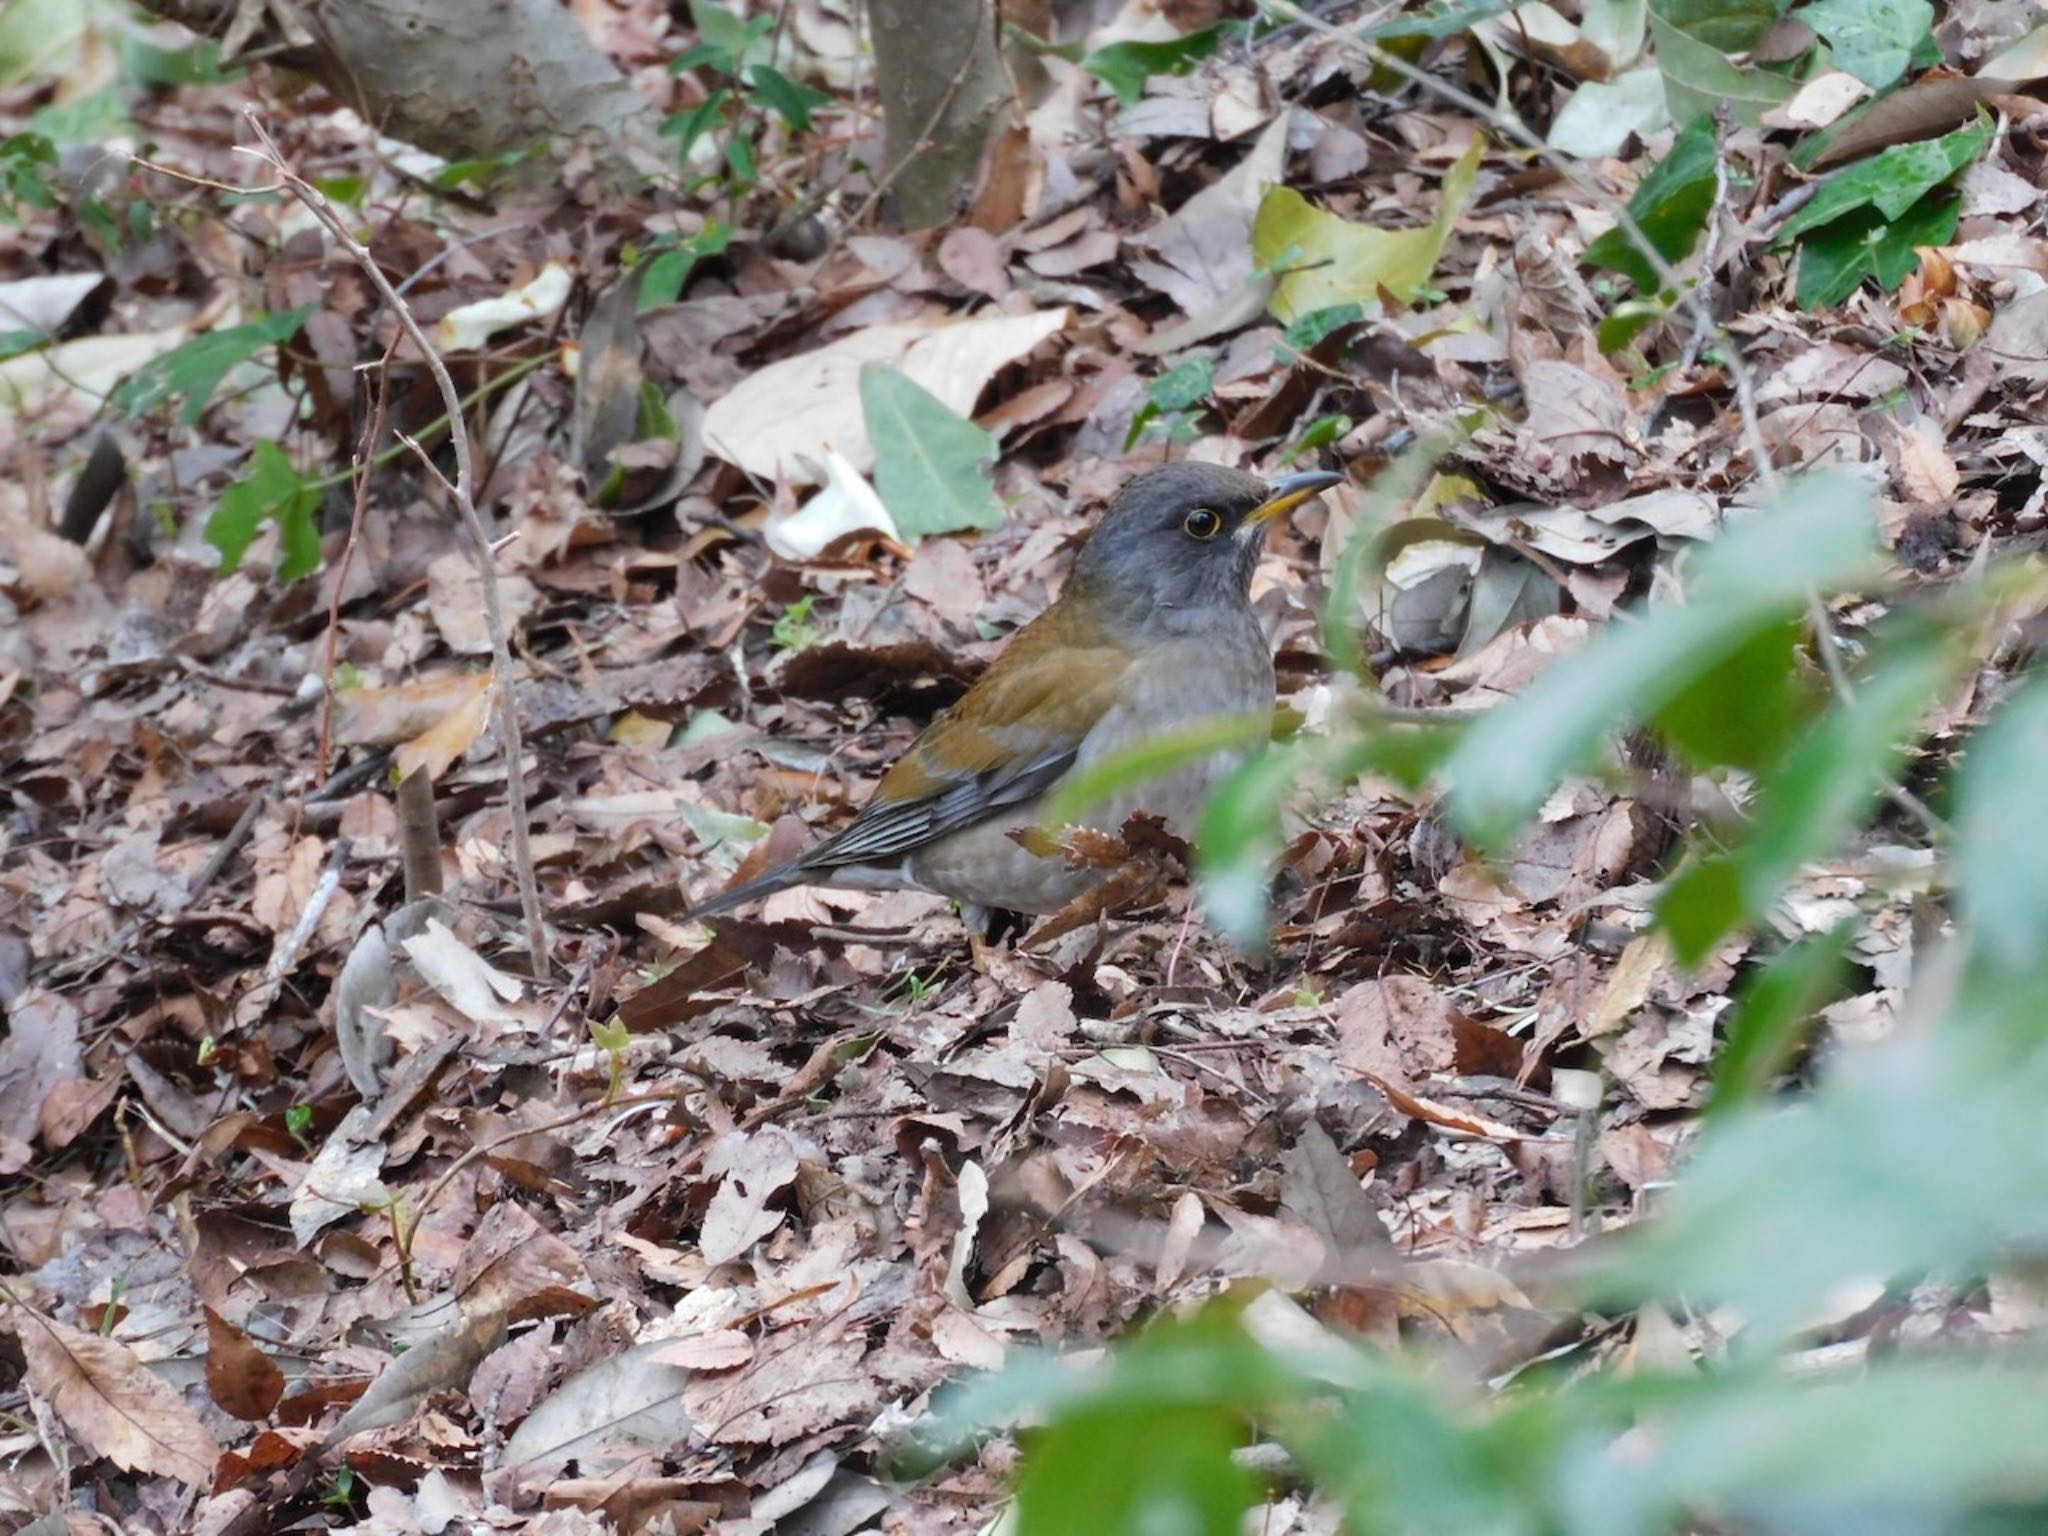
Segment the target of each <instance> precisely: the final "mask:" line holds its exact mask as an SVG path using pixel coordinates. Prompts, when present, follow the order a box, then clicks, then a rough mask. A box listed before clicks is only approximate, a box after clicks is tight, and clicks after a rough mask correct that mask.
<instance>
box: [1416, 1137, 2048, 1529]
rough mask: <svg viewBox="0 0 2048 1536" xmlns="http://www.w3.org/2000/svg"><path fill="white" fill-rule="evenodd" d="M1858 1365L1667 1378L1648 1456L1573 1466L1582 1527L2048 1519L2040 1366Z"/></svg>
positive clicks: (2046, 1423) (1850, 1525)
mask: <svg viewBox="0 0 2048 1536" xmlns="http://www.w3.org/2000/svg"><path fill="white" fill-rule="evenodd" d="M1900 1139H1901V1140H1908V1139H1911V1138H1906V1137H1901V1138H1900ZM1792 1171H1793V1169H1792V1168H1791V1167H1789V1166H1788V1167H1787V1168H1785V1169H1782V1170H1781V1171H1780V1176H1779V1178H1777V1179H1774V1180H1773V1182H1783V1181H1784V1175H1786V1174H1789V1173H1791V1172H1792ZM1765 1198H1766V1199H1768V1198H1769V1197H1768V1195H1766V1197H1765ZM1765 1267H1766V1268H1767V1269H1768V1267H1769V1263H1768V1260H1766V1265H1765ZM1849 1374H1850V1373H1842V1374H1841V1375H1839V1376H1829V1377H1825V1378H1817V1379H1814V1380H1809V1381H1797V1380H1787V1379H1786V1377H1785V1376H1784V1375H1783V1374H1781V1373H1778V1372H1773V1371H1767V1370H1763V1369H1757V1368H1752V1369H1749V1370H1746V1371H1740V1370H1738V1371H1736V1372H1732V1373H1728V1372H1722V1371H1716V1372H1712V1373H1702V1374H1701V1375H1699V1376H1696V1377H1694V1378H1692V1379H1691V1380H1690V1381H1687V1382H1682V1383H1669V1384H1665V1385H1664V1390H1663V1391H1662V1392H1661V1393H1660V1394H1659V1396H1660V1397H1661V1398H1662V1401H1655V1402H1646V1403H1645V1405H1644V1407H1645V1416H1646V1417H1647V1418H1648V1419H1649V1421H1650V1422H1652V1423H1654V1424H1655V1426H1656V1429H1655V1433H1654V1434H1652V1435H1650V1436H1649V1439H1650V1441H1651V1442H1653V1443H1652V1444H1650V1445H1649V1446H1647V1447H1646V1448H1645V1452H1644V1454H1643V1455H1642V1456H1640V1457H1628V1458H1615V1459H1613V1460H1612V1461H1611V1462H1610V1463H1609V1464H1608V1465H1606V1466H1601V1465H1600V1464H1599V1463H1597V1462H1595V1461H1593V1459H1592V1458H1591V1457H1585V1458H1583V1459H1582V1460H1580V1462H1579V1463H1578V1465H1577V1466H1576V1467H1574V1468H1573V1471H1574V1472H1575V1473H1576V1474H1577V1477H1576V1479H1575V1480H1576V1481H1578V1482H1579V1484H1580V1487H1581V1489H1582V1494H1581V1503H1582V1505H1583V1506H1584V1507H1587V1508H1589V1509H1590V1508H1597V1509H1599V1511H1600V1518H1599V1520H1598V1521H1597V1523H1596V1522H1595V1521H1593V1520H1590V1519H1589V1520H1587V1521H1585V1522H1584V1523H1580V1524H1577V1525H1576V1526H1574V1529H1576V1530H1579V1531H1585V1532H1591V1531H1596V1530H1597V1531H1601V1532H1620V1531H1631V1532H1649V1531H1659V1532H1662V1531H1676V1530H1685V1529H1699V1526H1698V1524H1697V1522H1696V1521H1695V1520H1693V1519H1690V1518H1688V1516H1689V1515H1690V1514H1692V1513H1694V1512H1696V1511H1698V1510H1700V1509H1702V1508H1706V1509H1712V1510H1713V1511H1714V1512H1715V1516H1716V1524H1715V1528H1717V1529H1723V1530H1733V1531H1745V1532H1764V1531H1770V1532H1777V1533H1782V1536H1790V1533H1792V1532H1801V1533H1806V1536H1818V1533H1821V1532H1835V1533H1841V1536H1847V1533H1850V1532H1855V1533H1858V1536H1877V1533H1879V1532H1883V1533H1885V1536H1905V1533H1907V1532H1920V1533H1926V1536H1933V1533H1936V1532H1941V1533H1945V1536H1963V1533H1965V1532H1974V1533H1976V1536H1988V1532H1987V1530H1986V1528H1985V1527H1984V1526H1982V1525H1979V1524H1975V1523H1973V1522H1970V1521H1969V1519H1968V1516H1967V1513H1966V1512H1968V1511H1973V1510H1974V1511H1984V1510H1987V1509H1991V1510H1997V1509H2011V1510H2014V1511H2015V1512H2016V1513H2019V1514H2020V1518H2019V1519H2017V1520H2016V1521H2015V1522H2014V1524H2013V1525H2011V1526H2010V1527H2008V1529H2009V1531H2011V1532H2014V1533H2017V1532H2019V1531H2025V1530H2038V1529H2039V1528H2040V1519H2039V1511H2038V1510H2036V1511H2033V1512H2032V1513H2031V1515H2029V1514H2026V1513H2025V1512H2023V1511H2021V1510H2020V1509H2019V1506H2020V1505H2021V1504H2022V1502H2023V1501H2029V1500H2038V1499H2040V1498H2041V1497H2043V1496H2044V1494H2048V1458H2043V1457H2042V1456H2041V1454H2040V1447H2041V1445H2042V1444H2043V1443H2044V1442H2048V1376H2044V1373H2043V1372H2042V1371H2041V1369H2040V1367H2039V1365H2038V1364H2028V1363H2024V1362H2007V1363H2000V1362H1998V1361H1997V1360H1995V1359H1986V1360H1982V1361H1976V1360H1946V1361H1938V1362H1936V1361H1930V1360H1917V1361H1915V1360H1909V1361H1907V1362H1904V1363H1900V1362H1896V1361H1895V1362H1893V1363H1892V1364H1890V1365H1889V1366H1884V1365H1874V1366H1873V1367H1872V1368H1870V1369H1869V1370H1867V1371H1865V1372H1860V1373H1855V1374H1856V1379H1854V1380H1850V1379H1848V1376H1849ZM1566 1475H1567V1476H1569V1474H1566ZM1439 1529H1442V1527H1439ZM1466 1529H1477V1527H1469V1526H1468V1527H1466Z"/></svg>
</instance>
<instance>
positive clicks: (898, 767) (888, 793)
mask: <svg viewBox="0 0 2048 1536" xmlns="http://www.w3.org/2000/svg"><path fill="white" fill-rule="evenodd" d="M1133 660H1134V657H1133V655H1132V653H1131V652H1129V651H1127V650H1125V649H1124V648H1123V647H1121V646H1119V645H1116V644H1114V643H1112V642H1111V641H1110V639H1109V637H1108V636H1107V635H1106V634H1104V633H1103V631H1102V630H1101V629H1100V628H1099V627H1098V626H1094V625H1089V626H1086V627H1083V626H1082V625H1081V624H1080V623H1079V622H1077V619H1076V616H1075V615H1074V614H1072V613H1071V612H1070V611H1069V610H1068V609H1067V608H1066V607H1065V606H1064V605H1060V604H1055V605H1054V606H1053V607H1052V608H1050V609H1048V610H1047V611H1046V612H1045V613H1044V614H1042V615H1040V616H1039V617H1038V618H1037V619H1036V620H1034V621H1033V622H1032V623H1030V624H1028V625H1026V626H1025V627H1024V628H1023V629H1021V630H1019V631H1018V632H1017V634H1016V636H1015V637H1014V638H1013V639H1012V640H1011V641H1010V643H1009V644H1008V645H1007V646H1005V647H1004V649H1003V653H1002V655H1000V656H998V657H997V658H996V660H995V662H994V663H993V664H992V665H991V666H990V667H989V669H988V671H987V672H985V673H983V674H982V677H981V680H980V681H979V682H977V683H976V684H975V685H974V686H973V687H972V688H971V689H969V690H968V691H967V694H966V696H965V697H964V698H962V699H961V700H960V702H959V703H957V704H955V705H954V706H953V707H952V708H951V709H947V710H944V711H942V712H941V713H940V714H939V715H938V716H937V718H935V719H934V720H933V721H932V723H931V724H930V725H929V726H928V727H926V729H925V732H924V734H923V735H922V736H920V737H918V739H917V740H916V741H915V742H914V743H912V745H911V747H910V749H909V750H908V751H907V752H905V753H904V754H903V756H902V757H901V758H899V759H898V760H897V762H896V764H895V766H894V767H892V768H891V769H890V770H889V771H888V773H886V774H885V775H883V778H882V782H881V783H880V784H879V785H877V786H876V787H875V793H874V797H873V798H872V799H870V800H869V801H868V803H867V804H866V805H865V806H864V807H862V809H861V813H860V814H859V815H858V816H856V817H854V819H853V821H852V822H851V823H850V824H848V826H847V827H846V828H845V829H844V830H843V831H841V832H840V833H839V834H838V835H837V836H835V837H832V838H829V839H828V840H826V841H825V842H823V843H821V844H819V845H818V846H817V847H816V848H814V849H812V850H811V851H810V852H809V853H807V854H806V855H804V857H803V858H802V859H801V860H800V861H799V862H800V863H801V864H802V865H804V866H805V867H807V868H810V869H824V868H830V867H832V866H834V865H843V864H864V863H886V862H888V861H891V860H894V859H898V858H902V857H904V856H905V855H907V854H909V853H912V852H914V851H915V850H917V849H918V848H921V847H923V846H925V845H926V844H927V843H930V842H932V841H934V840H935V839H937V838H940V837H944V836H945V835H946V834H947V833H949V832H956V831H958V830H959V829H960V828H962V827H967V826H972V825H973V824H974V823H975V822H978V821H981V820H983V819H985V818H986V817H988V816H991V815H993V814H994V813H996V812H997V811H1000V810H1002V809H1004V808H1006V807H1008V806H1013V805H1018V804H1021V803H1023V802H1024V801H1027V800H1030V799H1033V798H1035V797H1036V796H1037V795H1039V794H1041V793H1042V792H1043V791H1044V790H1045V788H1046V787H1047V786H1048V785H1049V784H1050V783H1051V782H1052V781H1053V780H1055V779H1057V778H1058V777H1059V776H1060V775H1061V774H1063V773H1065V772H1066V770H1067V769H1068V767H1069V766H1071V764H1072V763H1073V761H1074V754H1075V753H1076V752H1078V751H1079V750H1080V746H1081V742H1082V740H1083V739H1084V738H1085V737H1086V736H1087V734H1088V732H1089V731H1090V730H1092V729H1093V728H1094V726H1095V724H1096V722H1097V721H1099V720H1100V719H1101V718H1102V717H1103V715H1104V714H1105V713H1106V712H1107V711H1108V710H1109V708H1110V706H1111V705H1112V704H1114V703H1115V702H1116V699H1117V697H1118V692H1119V687H1118V685H1119V684H1120V683H1121V681H1122V680H1123V677H1124V675H1125V673H1126V672H1127V671H1128V670H1129V669H1130V667H1131V665H1132V663H1133Z"/></svg>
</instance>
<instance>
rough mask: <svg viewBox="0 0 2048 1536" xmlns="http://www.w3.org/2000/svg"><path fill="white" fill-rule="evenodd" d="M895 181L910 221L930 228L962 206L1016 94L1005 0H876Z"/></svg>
mask: <svg viewBox="0 0 2048 1536" xmlns="http://www.w3.org/2000/svg"><path fill="white" fill-rule="evenodd" d="M867 10H868V26H869V28H870V30H871V31H872V33H873V36H874V45H875V88H876V90H877V91H878V92H879V94H880V95H881V98H882V122H883V127H884V130H885V132H884V141H885V143H886V146H887V158H888V167H887V170H886V171H885V173H884V174H885V175H886V176H888V177H889V178H891V180H890V190H891V191H892V193H893V194H894V196H895V199H896V209H897V213H898V216H899V217H900V218H901V219H902V222H903V223H904V224H905V225H907V226H908V227H909V228H911V229H929V228H931V227H932V226H933V225H935V224H943V223H944V222H945V221H946V220H947V219H949V218H951V217H953V215H955V214H956V213H958V212H959V211H960V210H961V209H962V208H963V207H964V206H966V204H967V203H968V202H969V201H970V200H971V199H972V197H973V196H974V192H975V188H976V186H977V184H978V183H979V182H980V179H981V164H982V153H983V150H984V149H985V148H986V146H987V144H988V140H989V135H990V133H991V131H992V130H993V129H994V127H995V126H996V123H997V120H998V119H999V118H1000V117H1001V115H1002V113H1003V110H1004V108H1005V107H1007V106H1008V104H1009V100H1010V83H1009V79H1008V77H1007V76H1006V75H1005V73H1004V70H1003V59H1002V53H1001V51H1000V50H999V48H998V46H997V38H996V22H997V15H998V11H997V5H996V0H868V6H867Z"/></svg>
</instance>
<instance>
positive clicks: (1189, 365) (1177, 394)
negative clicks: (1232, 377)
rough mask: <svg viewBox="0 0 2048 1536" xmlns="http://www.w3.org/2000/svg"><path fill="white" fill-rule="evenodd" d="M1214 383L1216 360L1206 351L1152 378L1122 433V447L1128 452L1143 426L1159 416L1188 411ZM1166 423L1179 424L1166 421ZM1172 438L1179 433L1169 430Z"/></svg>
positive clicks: (1140, 435)
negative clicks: (1140, 402) (1126, 428)
mask: <svg viewBox="0 0 2048 1536" xmlns="http://www.w3.org/2000/svg"><path fill="white" fill-rule="evenodd" d="M1215 383H1216V359H1215V358H1213V357H1211V356H1210V355H1209V354H1208V353H1206V352H1204V353H1200V354H1198V355H1196V356H1194V357H1191V358H1189V359H1188V360H1187V361H1186V362H1184V363H1179V364H1176V365H1175V366H1174V367H1172V368H1169V369H1167V370H1166V372H1164V373H1162V374H1161V375H1159V377H1158V378H1156V379H1154V380H1153V381H1152V382H1151V384H1150V385H1149V386H1148V387H1147V388H1146V390H1145V403H1144V405H1142V406H1140V407H1139V409H1138V413H1137V414H1136V415H1135V416H1133V417H1132V418H1131V427H1130V430H1129V431H1128V432H1126V433H1125V434H1124V450H1125V451H1126V452H1129V451H1130V449H1131V448H1132V447H1133V446H1134V445H1135V444H1136V443H1137V441H1138V439H1139V438H1141V437H1143V436H1144V435H1145V429H1146V428H1147V427H1149V426H1151V425H1152V423H1153V422H1154V421H1156V420H1158V418H1159V417H1160V416H1162V415H1164V416H1167V417H1168V418H1174V417H1178V416H1179V415H1180V413H1181V412H1183V411H1191V410H1193V409H1194V408H1195V407H1196V406H1198V405H1200V404H1201V403H1202V402H1203V401H1204V400H1207V399H1208V398H1209V391H1210V390H1211V389H1212V388H1214V387H1215ZM1168 425H1169V426H1176V427H1177V426H1179V425H1181V423H1180V422H1178V421H1173V420H1169V422H1168ZM1169 436H1170V437H1172V438H1173V439H1174V440H1175V441H1178V440H1179V434H1178V433H1177V432H1176V433H1169Z"/></svg>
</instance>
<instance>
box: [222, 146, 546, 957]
mask: <svg viewBox="0 0 2048 1536" xmlns="http://www.w3.org/2000/svg"><path fill="white" fill-rule="evenodd" d="M244 116H245V117H246V118H247V120H248V123H249V127H250V131H251V132H253V133H254V134H255V135H256V138H257V140H258V141H259V142H260V143H261V144H262V146H263V147H262V149H261V150H251V149H248V148H247V147H246V146H242V148H243V152H244V153H246V154H253V155H256V156H257V158H259V159H261V160H262V161H264V162H265V163H266V164H267V165H269V166H270V168H271V169H272V170H274V171H275V172H276V173H277V177H278V181H279V183H280V184H281V185H282V186H283V187H284V189H285V190H286V191H288V192H290V193H291V194H292V196H294V197H296V198H297V199H298V200H299V202H300V203H301V204H303V205H304V207H305V209H306V211H307V212H308V213H310V214H312V215H313V217H314V218H316V219H318V220H319V221H320V223H321V224H322V225H323V226H324V227H325V228H326V230H327V232H328V233H329V234H330V235H332V236H333V237H334V239H335V241H336V242H337V243H338V244H339V245H340V246H341V248H342V249H343V250H345V251H347V252H348V253H349V255H350V256H351V257H353V258H354V260H355V263H356V265H357V266H358V267H360V268H361V269H362V271H363V275H364V276H365V277H367V278H369V280H370V283H371V285H372V286H373V287H375V288H376V290H377V292H378V293H379V294H380V295H381V296H382V298H383V300H384V302H385V304H386V305H388V306H389V307H390V309H391V312H392V313H393V314H394V315H396V316H397V317H398V323H399V326H400V328H401V329H403V330H404V332H405V334H406V335H407V336H409V337H410V338H411V339H412V344H413V345H414V346H415V347H417V348H418V349H419V353H420V356H421V358H422V359H423V360H424V361H425V362H426V365H427V369H428V371H429V372H430V373H432V374H433V376H434V383H435V384H436V386H438V387H439V389H440V391H441V403H442V405H443V406H444V407H445V408H446V410H447V412H448V441H449V443H450V445H451V446H452V447H453V449H454V451H455V479H454V481H453V482H452V483H451V485H450V487H449V489H450V493H451V495H452V497H453V499H454V502H455V508H456V510H457V512H459V513H460V514H461V516H462V524H463V527H464V528H465V529H467V530H468V533H469V537H470V542H471V544H472V545H473V550H472V553H473V555H474V557H475V560H476V566H477V577H478V579H479V581H480V582H481V583H482V585H483V593H484V621H485V623H486V625H487V626H488V627H489V629H490V634H491V684H492V691H493V693H494V694H495V695H496V702H497V706H498V708H497V714H498V738H499V742H500V744H501V745H502V746H503V748H504V751H505V789H506V798H507V800H508V801H509V808H510V811H511V816H512V863H513V868H514V870H515V871H516V873H517V876H518V881H519V905H520V909H521V910H522V911H523V912H524V914H525V918H526V942H527V950H528V953H529V955H530V956H531V957H532V962H533V973H534V976H535V977H536V978H540V977H545V976H546V975H547V971H548V940H547V924H546V920H545V919H544V918H543V916H542V914H541V908H540V883H539V882H538V881H537V880H536V879H535V877H534V872H533V846H532V844H531V842H530V841H529V840H528V837H527V810H526V769H525V755H526V745H525V741H524V740H523V738H522V736H521V733H520V729H519V707H518V701H517V699H516V698H515V696H514V690H513V682H512V647H511V643H510V642H509V641H508V640H507V639H506V637H505V612H504V605H503V603H502V602H501V601H500V599H499V595H498V573H497V570H496V565H495V562H494V561H493V560H492V558H491V536H490V533H489V531H488V530H486V529H485V527H484V522H483V518H482V517H480V516H479V515H478V513H477V510H476V499H475V486H476V471H475V467H474V465H473V464H472V462H471V458H470V450H469V429H468V427H467V426H466V425H465V424H464V421H463V414H462V396H461V394H460V393H459V392H458V391H457V390H456V388H455V380H454V379H453V378H452V377H451V376H450V375H449V372H448V365H447V364H446V363H445V362H443V361H442V360H441V354H440V352H439V351H438V350H437V349H436V348H435V346H434V344H433V342H432V341H431V340H429V339H428V337H427V333H426V332H425V331H424V330H422V329H421V327H420V323H419V320H418V318H417V317H416V316H414V314H413V312H412V307H411V306H410V305H408V304H407V303H406V302H405V299H404V298H403V297H402V296H401V295H400V294H399V292H398V290H397V289H396V288H395V287H394V286H392V282H391V279H390V278H388V277H386V276H385V275H384V270H383V268H381V267H379V266H378V265H377V260H376V258H375V257H374V256H372V255H371V254H370V252H369V251H368V250H367V249H365V248H364V246H363V243H362V242H361V241H360V240H358V239H356V237H355V235H354V234H353V233H352V232H351V231H350V229H349V226H348V223H347V221H345V220H344V219H343V218H342V216H341V215H340V214H339V213H338V212H336V211H335V207H334V204H332V203H331V202H329V201H328V200H327V198H326V196H325V195H324V194H322V193H321V191H320V190H319V189H318V188H317V187H315V186H313V185H312V184H311V183H310V182H308V181H307V180H306V179H305V178H304V177H302V176H300V175H299V174H298V173H297V172H296V171H294V170H292V168H291V167H290V166H289V165H287V164H286V163H285V159H284V155H283V154H282V153H281V152H280V151H279V149H278V147H277V144H276V142H275V141H274V140H272V138H271V137H270V135H269V133H268V132H267V131H265V129H264V127H263V123H262V120H261V119H260V118H259V117H258V116H257V115H256V113H255V112H254V111H247V112H245V113H244Z"/></svg>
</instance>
